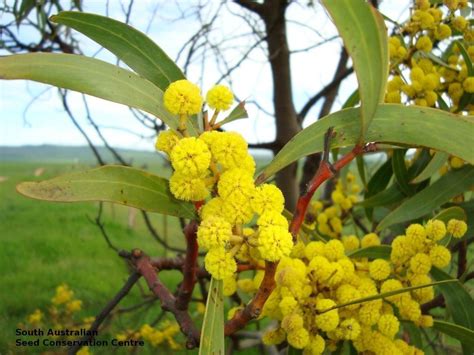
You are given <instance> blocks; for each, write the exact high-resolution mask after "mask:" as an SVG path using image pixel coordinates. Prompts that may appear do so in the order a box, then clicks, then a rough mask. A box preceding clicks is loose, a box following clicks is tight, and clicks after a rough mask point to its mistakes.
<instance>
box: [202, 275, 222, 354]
mask: <svg viewBox="0 0 474 355" xmlns="http://www.w3.org/2000/svg"><path fill="white" fill-rule="evenodd" d="M223 292H224V291H223V281H222V280H216V279H214V278H212V279H211V283H210V285H209V294H208V296H207V302H206V313H205V314H204V320H203V323H202V330H201V341H200V346H199V355H223V354H225V341H224V295H223Z"/></svg>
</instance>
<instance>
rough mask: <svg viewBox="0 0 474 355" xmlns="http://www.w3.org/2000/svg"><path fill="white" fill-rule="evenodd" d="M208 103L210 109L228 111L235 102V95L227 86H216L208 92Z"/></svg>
mask: <svg viewBox="0 0 474 355" xmlns="http://www.w3.org/2000/svg"><path fill="white" fill-rule="evenodd" d="M206 101H207V104H208V105H209V107H211V108H213V109H216V110H219V111H226V110H228V109H229V108H230V106H231V105H232V103H233V102H234V95H233V94H232V91H230V89H229V88H228V87H227V86H224V85H215V86H214V87H213V88H212V89H210V90H209V91H208V92H207V95H206Z"/></svg>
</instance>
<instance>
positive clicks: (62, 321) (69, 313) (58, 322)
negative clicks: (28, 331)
mask: <svg viewBox="0 0 474 355" xmlns="http://www.w3.org/2000/svg"><path fill="white" fill-rule="evenodd" d="M51 304H52V305H51V307H50V308H49V316H50V319H49V321H50V322H52V323H53V324H54V325H55V326H56V327H59V328H60V327H61V326H65V325H66V324H72V323H75V322H74V320H73V319H72V317H73V315H74V313H77V312H78V311H80V310H81V308H82V301H81V300H79V299H75V298H74V292H73V291H72V290H71V289H70V288H69V286H68V285H66V284H61V285H59V286H58V287H56V293H55V295H54V297H53V298H52V299H51ZM43 321H44V313H43V312H42V311H41V310H40V309H36V310H35V311H34V312H33V313H32V314H30V315H29V316H28V317H27V322H28V323H29V324H30V325H32V326H37V325H38V324H41V323H42V322H43ZM89 321H90V319H88V322H89Z"/></svg>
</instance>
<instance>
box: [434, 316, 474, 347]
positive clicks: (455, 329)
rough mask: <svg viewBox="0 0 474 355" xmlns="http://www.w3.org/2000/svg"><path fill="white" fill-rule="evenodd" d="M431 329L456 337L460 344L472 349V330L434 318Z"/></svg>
mask: <svg viewBox="0 0 474 355" xmlns="http://www.w3.org/2000/svg"><path fill="white" fill-rule="evenodd" d="M433 329H435V330H437V331H439V332H442V333H444V334H447V335H449V336H450V337H452V338H455V339H458V340H459V341H460V342H461V344H464V345H465V346H467V347H469V348H473V349H474V330H472V329H469V328H466V327H463V326H460V325H457V324H454V323H449V322H444V321H440V320H435V321H434V322H433Z"/></svg>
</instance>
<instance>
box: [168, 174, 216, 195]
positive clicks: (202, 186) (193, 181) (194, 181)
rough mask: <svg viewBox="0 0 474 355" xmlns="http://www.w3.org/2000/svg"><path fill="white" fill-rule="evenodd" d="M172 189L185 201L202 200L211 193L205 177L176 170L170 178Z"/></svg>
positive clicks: (173, 192) (172, 191) (174, 193)
mask: <svg viewBox="0 0 474 355" xmlns="http://www.w3.org/2000/svg"><path fill="white" fill-rule="evenodd" d="M170 191H171V193H172V194H173V196H174V197H176V198H177V199H178V200H184V201H202V200H204V199H205V198H206V197H207V196H208V195H209V190H208V189H207V186H206V182H205V181H204V179H203V178H201V177H194V176H189V175H184V174H182V173H179V172H175V173H174V174H173V175H172V176H171V178H170Z"/></svg>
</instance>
